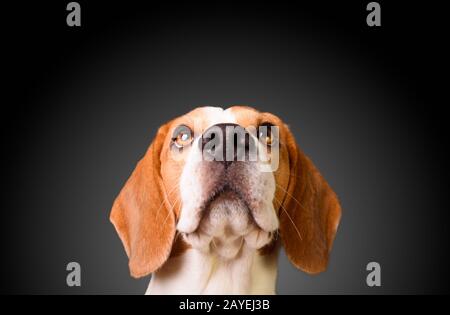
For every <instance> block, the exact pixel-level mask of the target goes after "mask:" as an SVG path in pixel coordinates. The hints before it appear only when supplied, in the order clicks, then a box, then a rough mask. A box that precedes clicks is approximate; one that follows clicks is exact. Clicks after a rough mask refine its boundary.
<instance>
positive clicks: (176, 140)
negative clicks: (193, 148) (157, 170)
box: [172, 125, 193, 148]
mask: <svg viewBox="0 0 450 315" xmlns="http://www.w3.org/2000/svg"><path fill="white" fill-rule="evenodd" d="M192 140H193V137H192V130H191V129H190V128H189V127H188V126H185V125H181V126H178V127H177V128H176V129H175V131H174V133H173V137H172V141H173V144H174V145H175V146H176V147H177V148H182V147H185V146H187V145H189V144H191V142H192Z"/></svg>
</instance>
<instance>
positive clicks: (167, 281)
mask: <svg viewBox="0 0 450 315" xmlns="http://www.w3.org/2000/svg"><path fill="white" fill-rule="evenodd" d="M203 117H204V119H205V121H202V129H203V130H202V131H204V130H206V129H207V128H208V127H210V126H212V125H215V124H218V123H236V118H235V117H234V116H233V114H232V113H231V111H229V110H223V109H221V108H218V107H207V108H204V109H203ZM200 137H201V133H200V134H197V135H196V138H195V139H194V141H193V144H192V146H191V148H190V151H189V152H188V154H187V157H186V161H185V166H184V169H183V171H182V174H181V178H180V185H179V187H180V195H181V202H182V208H181V213H180V218H179V221H178V223H177V230H178V231H179V232H180V233H181V235H182V237H184V240H185V241H186V242H187V243H189V244H190V245H191V248H190V249H188V250H187V251H186V252H184V253H183V254H182V255H180V256H178V257H174V258H170V259H169V260H168V261H167V262H166V263H165V264H164V265H163V266H162V268H161V269H160V270H158V271H157V272H155V273H154V274H153V275H152V279H151V282H150V285H149V287H148V289H147V292H146V294H274V293H275V280H276V273H277V267H276V256H277V252H276V251H274V252H273V253H271V254H270V255H264V256H262V255H261V254H260V253H259V251H258V249H260V248H262V247H263V246H265V245H267V244H269V242H270V241H271V240H272V236H273V234H272V232H274V231H275V230H276V229H278V224H279V222H278V218H277V214H276V212H275V209H274V207H273V203H272V201H273V197H274V193H275V186H276V185H275V178H274V176H273V173H272V172H266V173H264V172H259V170H258V167H256V166H251V165H248V166H245V167H246V169H245V170H246V172H247V173H248V174H249V176H246V177H245V179H246V181H247V183H246V186H245V187H249V190H250V191H251V196H252V200H256V201H255V203H256V205H255V206H254V208H252V209H253V211H252V218H253V219H251V217H250V215H249V208H247V205H246V204H245V203H244V201H242V200H241V199H240V198H238V197H237V196H236V195H233V193H232V192H229V193H223V195H222V196H219V197H217V199H215V200H213V201H212V202H211V204H210V206H209V212H208V213H207V215H205V214H202V211H203V210H204V209H202V208H201V205H203V204H204V202H205V200H207V199H208V196H209V197H210V195H211V191H208V190H206V189H205V187H204V186H207V187H213V186H214V181H215V180H218V178H217V176H215V174H201V173H200V170H199V169H200V163H201V160H202V159H201V154H202V153H201V151H200V149H199V146H198V141H199V140H200ZM251 167H254V169H252V168H251ZM208 184H211V185H208ZM202 216H203V217H202Z"/></svg>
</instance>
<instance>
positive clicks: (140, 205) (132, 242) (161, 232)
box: [110, 125, 175, 278]
mask: <svg viewBox="0 0 450 315" xmlns="http://www.w3.org/2000/svg"><path fill="white" fill-rule="evenodd" d="M167 129H168V125H165V126H162V127H161V128H160V129H159V130H158V133H157V135H156V137H155V139H154V140H153V143H152V144H151V145H150V147H149V149H148V150H147V152H146V154H145V156H144V157H143V158H142V159H141V160H140V161H139V163H138V164H137V166H136V168H135V169H134V171H133V173H132V174H131V177H130V178H129V179H128V181H127V182H126V184H125V186H124V187H123V188H122V190H121V192H120V193H119V196H118V197H117V198H116V200H115V202H114V205H113V207H112V210H111V215H110V220H111V222H112V223H113V224H114V226H115V228H116V231H117V233H118V234H119V237H120V239H121V240H122V243H123V245H124V247H125V251H126V253H127V255H128V258H129V267H130V272H131V275H132V276H133V277H136V278H139V277H143V276H146V275H148V274H149V273H152V272H154V271H155V270H156V269H158V268H159V267H161V266H162V265H163V264H164V262H165V261H166V260H167V258H168V257H169V255H170V251H171V249H172V243H173V240H174V236H175V215H174V213H173V211H172V210H170V207H168V204H166V203H167V200H166V198H164V196H165V190H164V187H163V183H162V179H161V160H160V156H161V150H162V147H163V144H164V139H165V138H166V134H167Z"/></svg>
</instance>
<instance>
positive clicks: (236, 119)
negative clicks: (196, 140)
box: [186, 106, 259, 130]
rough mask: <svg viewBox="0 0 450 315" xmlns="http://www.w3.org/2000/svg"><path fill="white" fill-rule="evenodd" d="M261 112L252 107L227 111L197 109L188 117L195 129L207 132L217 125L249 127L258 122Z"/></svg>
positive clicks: (206, 108) (230, 108)
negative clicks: (231, 124) (230, 124)
mask: <svg viewBox="0 0 450 315" xmlns="http://www.w3.org/2000/svg"><path fill="white" fill-rule="evenodd" d="M258 114H259V112H258V111H257V110H255V109H253V108H251V107H246V106H233V107H229V108H227V109H223V108H221V107H200V108H196V109H194V110H193V111H191V112H190V113H188V114H187V115H186V116H187V117H188V118H189V120H191V121H192V123H193V124H194V125H195V127H197V128H200V129H201V130H205V129H207V128H209V127H211V126H213V125H216V124H223V123H234V124H239V125H241V126H244V127H247V126H249V125H252V124H254V123H255V122H256V121H257V117H258Z"/></svg>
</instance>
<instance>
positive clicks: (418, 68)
mask: <svg viewBox="0 0 450 315" xmlns="http://www.w3.org/2000/svg"><path fill="white" fill-rule="evenodd" d="M368 2H369V1H351V2H349V1H333V2H330V3H325V2H315V4H314V5H313V4H304V3H298V4H295V3H283V4H280V3H278V2H277V3H276V4H275V3H262V2H247V3H245V4H243V3H241V2H229V1H222V2H217V3H196V4H192V3H185V4H176V3H172V4H167V5H161V4H160V5H157V4H151V3H150V2H142V3H138V2H136V3H133V2H131V1H122V2H116V3H110V2H107V1H95V2H93V1H89V2H88V1H79V3H80V4H81V8H82V26H81V27H80V28H76V27H75V28H70V27H68V26H67V25H66V22H65V19H66V14H67V12H66V10H65V7H66V4H67V3H68V1H67V2H64V1H58V2H56V1H55V2H48V1H34V2H32V3H24V2H21V3H20V4H17V5H10V4H8V5H6V4H5V5H2V25H3V26H2V33H3V35H2V51H3V52H4V57H3V67H4V69H5V70H4V71H3V77H4V83H3V89H4V93H3V94H4V98H3V101H2V102H1V103H2V105H1V106H2V114H1V117H0V122H1V132H2V184H3V189H2V206H1V219H0V220H1V221H0V224H1V232H0V233H1V245H2V255H1V263H0V267H1V268H0V277H1V278H0V292H2V293H67V294H71V293H143V292H144V290H145V288H146V285H147V283H148V278H146V279H142V280H133V279H131V278H130V277H129V275H128V270H127V266H126V263H127V261H126V257H125V254H124V252H123V249H122V247H121V244H120V242H119V240H118V238H117V237H116V235H115V232H114V230H113V228H112V226H111V225H110V224H109V222H108V212H109V207H110V206H111V204H112V201H113V200H114V197H115V196H116V194H117V193H118V191H119V189H120V187H121V186H122V185H123V182H124V181H125V180H126V178H127V177H128V175H129V174H130V172H131V171H132V169H133V167H134V165H135V163H136V161H137V160H138V159H139V157H140V156H141V155H142V154H143V152H144V151H145V149H146V146H147V145H148V144H149V143H150V141H151V139H152V137H153V134H154V132H155V131H156V128H157V127H158V126H159V125H160V124H162V123H163V122H164V121H166V120H168V119H170V118H173V117H175V116H178V115H181V114H183V113H185V112H186V111H188V110H189V109H191V108H194V107H196V106H199V105H214V106H221V107H227V106H229V105H232V104H236V103H246V104H249V105H251V106H255V107H257V108H261V109H263V110H268V111H271V112H273V113H275V114H277V115H279V116H280V117H282V118H283V119H285V120H286V121H288V123H289V124H290V125H291V126H293V130H294V131H295V133H296V136H297V138H300V140H299V142H300V144H301V146H302V147H303V148H304V150H305V151H306V152H307V153H309V154H310V155H311V157H312V159H313V161H315V163H316V165H318V167H319V169H320V170H321V171H322V172H323V173H324V174H325V177H327V179H328V180H329V182H330V184H331V185H332V187H334V189H335V190H336V192H337V193H338V195H339V196H340V198H341V201H342V203H343V209H344V213H343V222H342V224H341V227H340V230H339V232H338V237H337V239H336V245H335V248H334V249H333V255H335V256H333V257H334V258H333V259H334V263H333V260H332V262H331V263H330V268H329V270H328V271H327V273H326V274H325V275H321V276H318V277H309V276H305V275H303V274H302V273H301V272H299V271H296V270H294V269H293V268H292V267H291V266H290V265H289V264H288V263H287V262H286V259H285V257H284V256H282V258H281V262H280V278H279V282H278V292H279V293H290V294H297V293H368V294H370V293H443V292H448V285H447V280H448V278H449V277H448V267H447V251H448V245H447V240H448V228H447V226H448V214H447V211H448V209H447V208H448V207H447V204H446V199H447V198H448V196H447V168H446V160H447V159H446V156H445V155H446V154H445V153H444V152H446V151H447V150H446V146H447V144H448V141H447V138H446V136H445V129H446V128H445V127H446V121H447V117H448V116H447V115H446V111H445V106H446V105H447V101H446V100H445V99H442V98H441V97H440V95H441V94H442V92H443V91H445V90H444V88H446V87H447V81H448V80H447V78H446V77H445V75H444V74H445V68H446V62H445V61H444V60H445V59H444V58H443V57H444V56H445V51H444V47H443V46H444V43H445V41H446V40H447V37H448V36H446V34H445V33H446V32H444V31H443V25H442V24H443V22H444V21H445V20H444V19H442V18H441V12H442V11H443V9H442V8H440V7H439V5H437V4H431V3H426V4H425V3H424V4H421V5H417V4H414V3H412V2H409V1H404V2H403V3H399V2H397V1H396V4H393V3H392V1H389V2H388V1H379V3H380V4H381V8H382V26H381V27H379V28H370V27H368V26H367V25H366V22H365V19H366V15H367V12H366V10H365V6H366V4H367V3H368ZM144 3H145V4H144ZM336 83H338V84H336ZM299 95H301V97H303V98H300V97H299ZM72 260H74V261H78V262H80V264H81V265H82V279H83V280H82V287H81V288H68V287H67V286H66V285H65V275H66V271H65V265H66V264H67V263H68V262H69V261H72ZM372 260H374V261H379V262H380V263H381V265H382V267H383V269H382V270H383V286H382V287H381V288H368V287H367V286H366V285H365V275H366V271H365V264H367V263H368V262H369V261H372ZM289 268H291V269H289Z"/></svg>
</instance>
